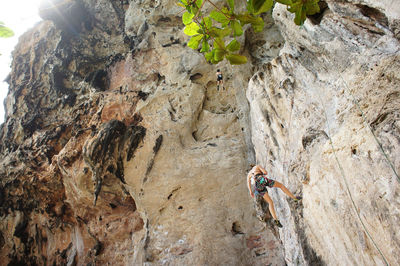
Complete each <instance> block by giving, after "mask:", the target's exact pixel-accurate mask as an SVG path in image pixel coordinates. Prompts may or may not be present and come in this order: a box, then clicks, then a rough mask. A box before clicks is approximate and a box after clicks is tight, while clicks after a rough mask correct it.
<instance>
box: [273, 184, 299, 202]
mask: <svg viewBox="0 0 400 266" xmlns="http://www.w3.org/2000/svg"><path fill="white" fill-rule="evenodd" d="M274 187H277V188H280V189H281V190H282V191H283V192H285V194H286V195H288V196H289V197H291V198H292V199H294V200H295V199H296V197H295V196H294V195H293V194H292V192H290V191H289V189H287V188H286V187H285V186H284V185H283V184H282V183H279V182H278V181H275V184H274Z"/></svg>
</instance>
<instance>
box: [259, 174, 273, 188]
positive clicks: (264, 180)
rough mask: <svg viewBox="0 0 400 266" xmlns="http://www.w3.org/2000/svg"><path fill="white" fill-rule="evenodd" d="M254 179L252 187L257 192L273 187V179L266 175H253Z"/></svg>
mask: <svg viewBox="0 0 400 266" xmlns="http://www.w3.org/2000/svg"><path fill="white" fill-rule="evenodd" d="M254 181H255V186H254V187H255V189H256V190H257V191H258V192H266V191H267V187H273V186H274V184H275V181H274V180H272V179H269V178H268V177H267V176H266V175H263V174H257V175H255V176H254Z"/></svg>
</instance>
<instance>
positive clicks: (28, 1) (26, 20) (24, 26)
mask: <svg viewBox="0 0 400 266" xmlns="http://www.w3.org/2000/svg"><path fill="white" fill-rule="evenodd" d="M1 2H2V3H1V8H0V21H2V22H4V24H5V26H6V27H8V28H11V29H12V30H13V31H14V34H15V35H14V36H13V37H11V38H0V54H1V55H0V123H3V122H4V116H5V112H4V99H5V98H6V96H7V92H8V84H7V83H6V82H4V80H5V79H6V78H7V76H8V74H9V73H10V71H11V69H10V66H11V52H12V51H13V50H14V47H15V45H17V43H18V38H19V36H21V35H22V34H23V33H24V32H26V31H27V30H28V29H30V28H32V27H33V26H34V25H35V24H36V23H37V22H38V21H40V20H42V19H41V18H40V17H39V15H38V7H39V4H40V2H41V0H8V1H1Z"/></svg>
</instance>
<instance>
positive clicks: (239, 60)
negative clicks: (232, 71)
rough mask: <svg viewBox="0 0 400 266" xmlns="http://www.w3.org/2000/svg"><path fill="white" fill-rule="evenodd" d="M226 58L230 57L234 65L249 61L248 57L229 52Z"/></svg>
mask: <svg viewBox="0 0 400 266" xmlns="http://www.w3.org/2000/svg"><path fill="white" fill-rule="evenodd" d="M226 59H228V60H229V62H230V63H231V64H232V65H242V64H246V63H247V58H246V57H245V56H243V55H239V54H228V55H226Z"/></svg>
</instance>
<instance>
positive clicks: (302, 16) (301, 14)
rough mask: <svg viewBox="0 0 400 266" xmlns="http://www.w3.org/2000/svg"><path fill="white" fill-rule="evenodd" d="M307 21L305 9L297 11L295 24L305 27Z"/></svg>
mask: <svg viewBox="0 0 400 266" xmlns="http://www.w3.org/2000/svg"><path fill="white" fill-rule="evenodd" d="M305 20H306V12H305V10H304V8H303V7H302V8H300V9H298V10H297V11H296V13H295V17H294V23H296V25H298V26H300V25H303V23H304V21H305Z"/></svg>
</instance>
